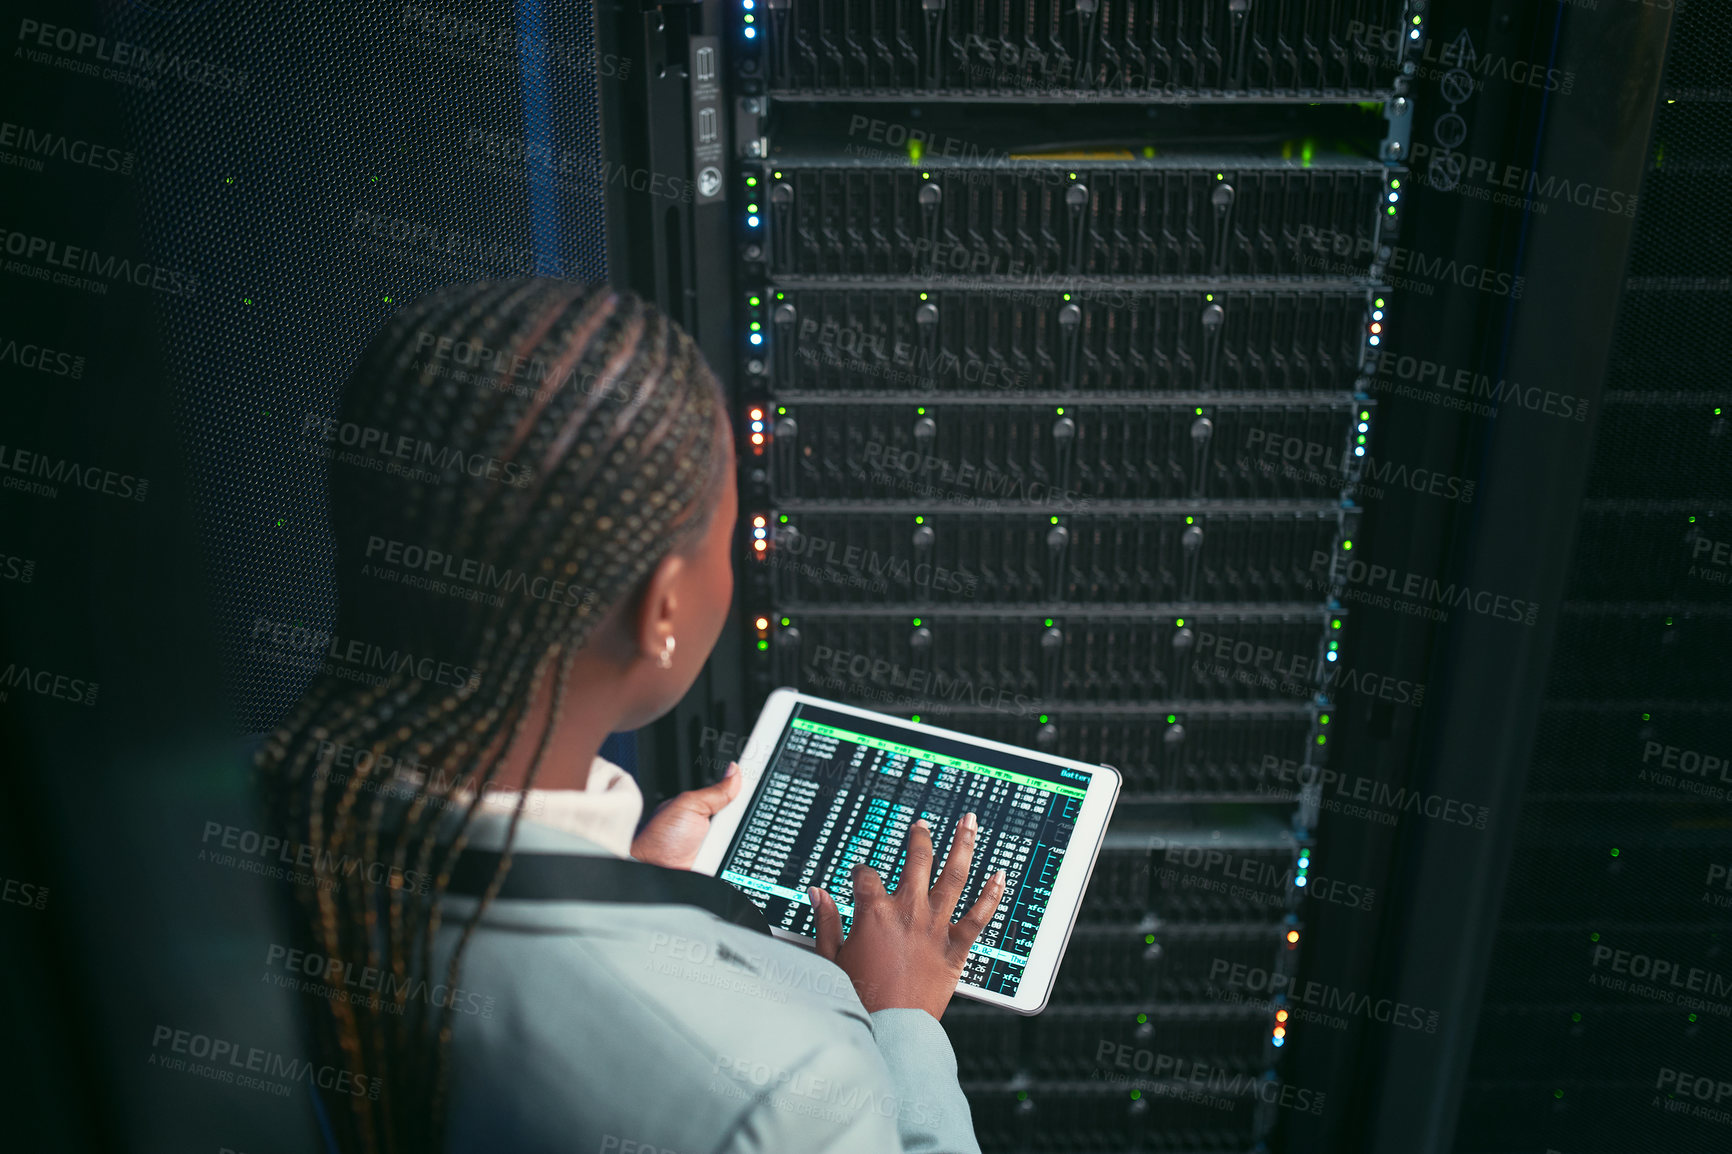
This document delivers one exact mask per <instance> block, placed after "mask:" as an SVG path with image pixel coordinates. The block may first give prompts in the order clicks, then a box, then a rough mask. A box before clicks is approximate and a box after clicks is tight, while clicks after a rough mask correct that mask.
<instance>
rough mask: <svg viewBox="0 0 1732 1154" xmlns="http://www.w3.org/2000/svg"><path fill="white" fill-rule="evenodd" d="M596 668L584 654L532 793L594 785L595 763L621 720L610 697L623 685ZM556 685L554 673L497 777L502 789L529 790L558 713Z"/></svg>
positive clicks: (579, 658)
mask: <svg viewBox="0 0 1732 1154" xmlns="http://www.w3.org/2000/svg"><path fill="white" fill-rule="evenodd" d="M594 664H595V661H594V658H593V655H591V654H588V653H583V652H580V653H578V655H577V657H576V659H575V660H574V662H573V665H572V670H571V674H570V676H569V678H568V679H567V692H566V696H565V705H564V708H562V709H561V710H560V711H559V720H558V722H557V723H556V724H555V727H554V731H553V734H552V736H551V737H550V738H549V740H548V742H547V748H546V751H545V752H544V753H543V755H542V758H541V766H540V768H539V769H538V770H537V771H536V774H535V780H534V782H533V783H531V788H534V789H583V788H584V786H585V785H586V784H587V783H588V781H589V767H590V763H592V762H593V761H595V759H596V757H597V755H599V754H600V752H601V745H602V742H604V741H606V740H607V737H608V735H609V734H610V733H612V732H613V730H614V722H615V719H616V718H617V717H618V715H619V712H618V709H617V708H616V704H615V702H614V701H613V694H612V693H611V692H610V690H611V688H612V686H613V685H615V684H617V679H616V678H612V677H609V676H608V671H606V670H604V669H595V668H590V667H591V666H592V665H594ZM555 680H556V678H555V677H554V675H553V671H552V670H549V672H548V674H547V676H545V677H544V678H542V683H541V688H540V690H539V691H538V692H537V694H536V696H535V699H534V700H533V701H531V702H530V704H529V713H528V718H527V720H526V721H525V723H524V725H523V726H522V727H521V731H520V732H519V734H518V738H517V740H516V741H515V742H513V743H512V745H511V748H510V749H508V750H507V751H506V753H505V757H504V759H503V760H502V761H501V762H500V765H499V772H498V773H497V774H495V776H494V781H495V782H496V783H497V784H498V787H499V788H501V789H522V788H523V787H524V783H525V781H526V779H527V778H528V775H529V767H530V765H531V764H532V763H533V762H534V760H535V752H536V749H537V747H538V746H539V745H540V743H541V738H542V734H543V732H544V731H545V730H546V728H547V722H548V718H549V716H550V715H551V714H552V713H553V687H554V682H555ZM574 690H575V691H574Z"/></svg>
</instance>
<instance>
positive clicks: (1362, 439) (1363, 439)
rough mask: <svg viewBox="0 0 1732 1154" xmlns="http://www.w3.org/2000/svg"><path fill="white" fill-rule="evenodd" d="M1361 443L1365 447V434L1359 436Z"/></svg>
mask: <svg viewBox="0 0 1732 1154" xmlns="http://www.w3.org/2000/svg"><path fill="white" fill-rule="evenodd" d="M1359 443H1360V444H1361V445H1363V444H1364V443H1365V434H1364V433H1361V434H1359Z"/></svg>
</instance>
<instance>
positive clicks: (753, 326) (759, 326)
mask: <svg viewBox="0 0 1732 1154" xmlns="http://www.w3.org/2000/svg"><path fill="white" fill-rule="evenodd" d="M763 327H764V326H763V325H761V324H759V323H758V322H757V321H753V322H752V331H753V332H757V331H758V330H759V329H761V328H763ZM1359 439H1360V440H1362V441H1363V440H1364V439H1365V438H1364V437H1361V438H1359Z"/></svg>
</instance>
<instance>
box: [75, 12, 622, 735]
mask: <svg viewBox="0 0 1732 1154" xmlns="http://www.w3.org/2000/svg"><path fill="white" fill-rule="evenodd" d="M177 9H179V10H177ZM109 33H110V35H111V36H112V37H114V38H115V39H117V40H121V41H126V42H129V43H132V44H139V45H147V46H150V47H151V48H152V49H154V50H156V51H160V52H166V53H168V54H169V55H170V57H172V58H173V59H171V61H170V63H169V64H168V65H167V66H166V67H161V68H158V69H156V70H155V72H154V76H155V80H156V83H155V84H154V86H153V87H150V88H146V87H143V86H142V85H137V86H135V87H134V89H133V95H132V97H131V108H130V112H131V114H132V117H133V120H134V127H135V135H136V138H137V140H138V142H139V152H140V155H141V167H142V172H143V175H144V179H145V181H146V188H147V197H148V201H147V205H148V207H147V211H146V222H145V223H146V228H147V231H148V233H149V235H150V238H151V242H152V245H153V248H154V249H155V251H156V255H157V260H158V262H159V263H160V264H163V265H165V266H168V267H171V268H176V269H180V270H183V271H184V272H185V273H187V274H189V275H190V276H193V277H196V281H197V288H196V291H194V292H192V293H190V294H188V295H185V296H181V297H167V298H165V299H166V300H167V301H168V303H167V305H166V306H165V308H164V313H165V324H164V332H165V334H166V336H165V341H166V344H167V349H166V350H165V351H166V352H167V354H168V357H169V361H170V363H171V365H172V366H173V371H174V372H175V374H176V376H177V384H178V392H179V397H180V405H181V415H180V423H181V427H182V428H183V430H184V436H185V442H186V447H187V450H188V453H189V456H190V464H191V468H192V470H193V473H194V476H195V479H196V483H197V485H198V490H199V494H200V498H201V505H202V508H201V516H202V520H203V524H204V528H205V536H206V542H207V548H208V556H207V559H206V567H207V570H208V573H209V575H210V580H211V582H212V594H213V598H214V600H215V602H216V603H217V604H218V606H219V607H220V627H221V630H222V635H223V640H224V642H225V648H226V650H227V653H228V655H229V657H230V660H231V663H232V666H233V677H232V682H233V684H234V685H235V687H236V691H237V694H238V700H237V707H238V710H239V715H240V723H241V724H242V725H243V726H244V727H245V728H247V729H249V730H258V729H262V728H265V727H268V726H270V725H272V724H274V723H275V721H276V720H277V719H278V717H279V715H280V713H281V711H282V710H284V709H285V708H286V707H287V706H288V705H289V704H290V703H291V702H292V701H293V700H294V699H295V698H296V697H297V696H298V695H299V693H300V691H301V689H302V688H303V687H304V686H305V684H306V682H307V681H308V680H309V679H310V677H311V675H312V673H313V671H314V669H315V668H316V667H317V666H318V664H319V663H320V661H321V660H323V659H324V651H325V650H326V649H327V648H328V646H327V645H322V644H320V641H319V637H320V635H321V634H323V633H324V632H325V631H326V630H328V629H329V627H330V623H331V621H332V619H333V615H334V612H335V588H334V585H333V582H332V578H331V575H330V565H331V543H330V539H329V536H328V533H327V530H326V527H325V521H326V515H325V504H324V470H325V468H326V463H325V460H324V456H323V447H324V445H325V444H326V435H325V432H324V424H325V422H326V421H327V420H328V419H329V418H330V417H331V416H332V415H333V414H334V412H335V410H336V403H337V398H338V395H339V393H340V391H341V387H342V384H343V382H344V380H345V379H346V377H347V375H348V373H349V370H350V368H351V366H352V365H353V364H354V362H355V361H356V359H357V358H358V356H359V353H360V351H361V349H362V347H363V346H364V345H365V343H366V341H367V340H368V338H369V337H370V335H371V334H372V333H373V331H374V330H375V329H376V328H377V327H378V326H379V325H380V324H381V323H382V322H383V321H384V320H385V318H386V317H388V316H389V315H390V314H391V313H392V311H393V310H394V309H395V308H397V307H398V306H399V305H400V304H401V303H402V302H404V301H406V300H409V299H412V298H413V297H415V296H417V295H419V294H421V293H423V292H425V291H427V290H429V289H431V288H434V287H436V286H438V285H441V284H447V283H452V282H458V281H471V280H481V279H486V278H490V277H501V276H522V275H529V274H541V275H550V276H562V277H569V278H573V279H580V280H599V279H602V278H604V277H605V275H606V254H605V252H604V242H603V219H604V217H603V208H602V198H603V195H604V187H605V175H606V170H605V169H603V168H602V167H601V164H600V150H601V144H600V132H599V125H598V118H597V107H596V79H597V76H596V73H597V67H598V63H597V53H596V49H595V44H594V28H593V22H592V17H591V7H590V5H589V4H587V3H559V4H547V5H545V6H543V5H541V4H540V3H539V0H524V2H523V3H520V4H517V5H513V4H511V3H499V2H493V3H486V2H482V3H476V2H463V3H460V4H459V3H453V4H451V5H450V6H449V7H434V6H431V5H427V6H423V5H419V4H407V5H405V4H382V3H370V4H366V5H365V6H357V5H350V4H318V5H304V4H296V5H276V4H265V3H220V4H219V3H212V4H199V3H197V2H196V0H184V2H181V3H178V4H177V3H162V2H153V3H151V4H150V5H149V6H145V5H144V4H142V3H140V4H138V5H136V6H116V7H115V8H114V11H113V23H112V26H111V27H110V29H109ZM629 66H630V62H624V64H623V65H621V64H620V62H618V61H611V60H610V61H609V63H608V64H607V65H606V67H608V68H610V69H614V68H621V67H627V68H628V67H629ZM147 71H148V70H147ZM188 579H189V580H191V579H195V577H194V575H193V574H191V573H189V574H188ZM279 624H281V625H284V626H285V627H291V628H292V627H294V626H301V627H303V628H304V629H305V630H307V631H309V632H307V633H296V634H293V635H292V636H293V638H294V640H293V641H291V642H288V643H284V642H283V641H282V640H281V638H282V637H284V636H288V635H289V634H286V633H285V632H282V631H279V630H278V629H277V626H278V625H279ZM343 640H347V639H343ZM361 640H365V639H361Z"/></svg>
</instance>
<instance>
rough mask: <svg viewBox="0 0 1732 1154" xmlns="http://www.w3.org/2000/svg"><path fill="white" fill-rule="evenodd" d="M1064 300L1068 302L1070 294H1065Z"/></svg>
mask: <svg viewBox="0 0 1732 1154" xmlns="http://www.w3.org/2000/svg"><path fill="white" fill-rule="evenodd" d="M1064 299H1065V300H1067V301H1068V300H1069V299H1070V294H1069V293H1065V294H1064Z"/></svg>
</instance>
